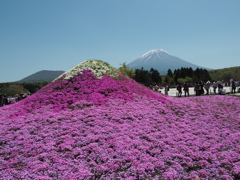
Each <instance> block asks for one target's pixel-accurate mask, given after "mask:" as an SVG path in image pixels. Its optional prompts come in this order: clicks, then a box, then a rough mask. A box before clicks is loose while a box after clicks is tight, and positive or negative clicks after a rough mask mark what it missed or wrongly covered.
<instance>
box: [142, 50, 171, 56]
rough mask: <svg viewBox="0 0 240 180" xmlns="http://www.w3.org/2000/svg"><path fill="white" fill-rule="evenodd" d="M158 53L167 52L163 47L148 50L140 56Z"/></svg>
mask: <svg viewBox="0 0 240 180" xmlns="http://www.w3.org/2000/svg"><path fill="white" fill-rule="evenodd" d="M160 53H167V54H169V53H168V52H167V51H165V50H164V49H152V50H150V51H148V52H147V53H145V54H143V55H142V57H146V56H151V55H153V54H160Z"/></svg>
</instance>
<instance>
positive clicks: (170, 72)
mask: <svg viewBox="0 0 240 180" xmlns="http://www.w3.org/2000/svg"><path fill="white" fill-rule="evenodd" d="M167 75H168V76H169V77H170V78H173V72H172V70H171V69H168V71H167Z"/></svg>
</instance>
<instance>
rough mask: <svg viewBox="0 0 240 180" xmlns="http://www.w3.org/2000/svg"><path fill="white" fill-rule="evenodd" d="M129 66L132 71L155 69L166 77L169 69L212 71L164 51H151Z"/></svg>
mask: <svg viewBox="0 0 240 180" xmlns="http://www.w3.org/2000/svg"><path fill="white" fill-rule="evenodd" d="M127 65H128V66H129V67H130V68H132V69H141V68H142V67H143V68H144V69H145V70H150V69H151V68H154V69H156V70H158V71H159V72H160V74H161V75H166V74H167V71H168V69H171V70H172V71H174V70H175V69H180V68H182V67H186V68H187V67H189V68H190V67H191V68H192V69H193V70H195V69H196V68H203V69H207V70H210V68H206V67H202V66H199V65H196V64H193V63H190V62H187V61H185V60H183V59H180V58H178V57H176V56H173V55H171V54H170V53H168V52H167V51H165V50H163V49H153V50H150V51H148V52H147V53H145V54H143V55H142V57H140V58H138V59H136V60H134V61H132V62H131V63H129V64H127Z"/></svg>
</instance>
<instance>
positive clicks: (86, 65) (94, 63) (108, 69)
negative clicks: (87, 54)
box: [54, 60, 118, 81]
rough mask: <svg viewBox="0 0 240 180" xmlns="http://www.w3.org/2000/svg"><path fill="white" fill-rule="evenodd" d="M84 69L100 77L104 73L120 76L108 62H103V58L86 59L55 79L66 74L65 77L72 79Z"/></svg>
mask: <svg viewBox="0 0 240 180" xmlns="http://www.w3.org/2000/svg"><path fill="white" fill-rule="evenodd" d="M83 70H90V71H92V73H93V74H94V75H95V76H96V77H98V78H102V76H103V75H104V74H107V75H110V76H114V77H117V76H118V75H117V73H116V71H117V70H116V69H115V68H113V67H112V66H110V65H109V64H108V63H106V62H103V61H101V60H86V61H83V62H82V63H80V64H78V65H76V66H74V67H73V68H72V69H70V70H68V71H66V72H65V73H63V74H62V75H60V76H59V77H58V78H56V79H55V80H57V79H59V78H61V77H63V76H64V75H65V78H64V79H70V78H71V77H74V76H76V75H77V74H78V73H81V72H82V71H83ZM55 80H54V81H55Z"/></svg>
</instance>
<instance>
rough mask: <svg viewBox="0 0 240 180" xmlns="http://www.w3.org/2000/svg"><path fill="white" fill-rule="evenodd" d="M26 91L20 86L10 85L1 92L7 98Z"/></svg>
mask: <svg viewBox="0 0 240 180" xmlns="http://www.w3.org/2000/svg"><path fill="white" fill-rule="evenodd" d="M26 91H27V90H26V89H24V87H23V85H21V84H10V85H9V86H8V87H5V88H4V89H3V90H2V94H6V95H7V96H15V95H16V94H23V93H24V92H26Z"/></svg>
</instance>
